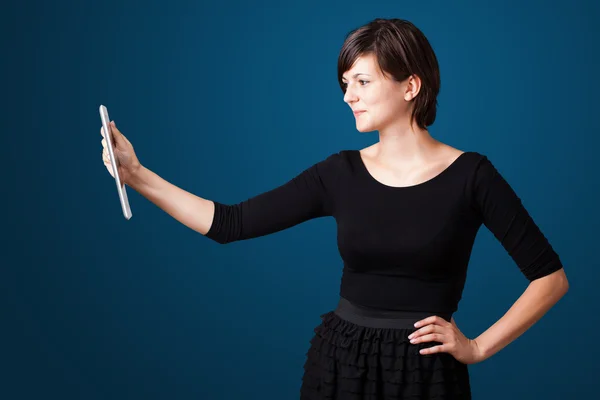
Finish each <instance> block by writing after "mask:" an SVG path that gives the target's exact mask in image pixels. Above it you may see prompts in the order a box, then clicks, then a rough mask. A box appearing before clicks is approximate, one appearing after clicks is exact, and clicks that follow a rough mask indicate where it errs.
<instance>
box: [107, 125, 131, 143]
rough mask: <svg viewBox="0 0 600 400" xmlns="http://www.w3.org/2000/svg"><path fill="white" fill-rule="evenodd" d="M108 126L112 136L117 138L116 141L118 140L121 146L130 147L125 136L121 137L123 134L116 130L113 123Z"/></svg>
mask: <svg viewBox="0 0 600 400" xmlns="http://www.w3.org/2000/svg"><path fill="white" fill-rule="evenodd" d="M110 126H111V131H112V132H113V135H114V136H116V137H117V139H116V140H119V141H120V143H122V144H128V145H130V146H131V143H130V142H129V140H127V138H126V137H125V135H123V133H122V132H121V131H120V130H119V129H118V128H117V124H115V121H111V123H110ZM132 147H133V146H132Z"/></svg>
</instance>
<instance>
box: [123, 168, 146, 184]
mask: <svg viewBox="0 0 600 400" xmlns="http://www.w3.org/2000/svg"><path fill="white" fill-rule="evenodd" d="M145 172H146V168H145V167H144V166H143V165H142V164H138V165H136V166H135V167H133V168H131V171H130V172H129V179H128V181H129V182H127V185H129V186H131V187H132V188H133V189H136V186H139V185H140V184H142V183H143V182H144V173H145Z"/></svg>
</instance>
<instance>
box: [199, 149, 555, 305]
mask: <svg viewBox="0 0 600 400" xmlns="http://www.w3.org/2000/svg"><path fill="white" fill-rule="evenodd" d="M214 204H215V215H214V219H213V223H212V225H211V227H210V230H209V231H208V232H207V233H206V237H208V238H210V239H212V240H215V241H216V242H218V243H230V242H233V241H237V240H245V239H250V238H254V237H258V236H264V235H267V234H270V233H274V232H278V231H281V230H283V229H286V228H289V227H292V226H294V225H297V224H299V223H301V222H304V221H307V220H309V219H311V218H319V217H325V216H333V217H334V218H335V220H336V222H337V243H338V249H339V252H340V255H341V257H342V259H343V261H344V268H343V273H342V282H341V290H340V295H341V296H342V297H344V298H346V299H348V300H349V301H350V302H352V303H354V304H357V305H363V306H367V307H375V308H381V309H392V310H407V311H426V312H439V313H448V312H450V313H452V312H454V311H456V310H457V308H458V302H459V301H460V299H461V297H462V291H463V288H464V284H465V280H466V272H467V264H468V262H469V258H470V255H471V250H472V247H473V243H474V241H475V236H476V234H477V231H478V230H479V228H480V226H481V225H482V224H485V226H486V227H487V228H488V229H489V230H490V231H491V232H492V233H493V234H494V236H495V237H496V238H497V239H498V240H499V241H500V243H501V244H502V246H504V248H505V249H506V251H507V252H508V254H509V255H510V256H511V257H512V259H513V260H514V261H515V263H516V264H517V266H518V267H519V268H520V269H521V271H522V272H523V274H524V275H525V277H526V278H527V279H529V280H530V281H532V280H534V279H538V278H541V277H543V276H545V275H548V274H550V273H552V272H554V271H556V270H559V269H561V268H562V264H561V261H560V259H559V257H558V255H557V254H556V252H555V251H554V250H553V248H552V246H551V245H550V243H549V242H548V240H547V239H546V237H545V236H544V235H543V234H542V232H541V231H540V229H539V228H538V226H537V225H536V224H535V223H534V221H533V220H532V219H531V217H530V215H529V213H528V212H527V211H526V209H525V208H524V207H523V205H522V203H521V200H520V198H519V197H518V196H517V195H516V194H515V192H514V191H513V189H512V188H511V186H510V185H509V184H508V183H507V182H506V181H505V180H504V178H503V177H502V176H501V175H500V173H499V172H498V171H497V170H496V168H495V167H494V166H493V165H492V163H491V162H490V160H489V159H488V158H487V157H486V156H485V155H482V154H479V153H477V152H473V151H469V152H465V153H462V154H460V156H459V157H458V158H457V159H456V160H455V161H454V162H453V163H452V164H451V165H450V166H449V167H447V168H446V169H445V170H444V171H442V172H441V173H440V174H438V175H436V176H435V177H433V178H432V179H430V180H428V181H425V182H423V183H419V184H417V185H413V186H404V187H394V186H387V185H385V184H383V183H381V182H379V181H377V180H376V179H375V178H374V177H373V176H372V175H371V174H370V173H369V171H368V170H367V168H366V166H365V164H364V163H363V161H362V159H361V156H360V153H359V151H358V150H343V151H340V152H339V153H335V154H332V155H330V156H329V157H327V158H326V159H325V160H322V161H320V162H318V163H316V164H314V165H312V166H311V167H310V168H308V169H306V170H304V171H303V172H302V173H300V174H299V175H297V176H296V177H295V178H293V179H292V180H290V181H289V182H287V183H285V184H283V185H281V186H279V187H277V188H275V189H272V190H270V191H268V192H265V193H262V194H259V195H257V196H255V197H252V198H250V199H248V200H245V201H243V202H241V203H239V204H235V205H225V204H222V203H219V202H216V201H215V202H214Z"/></svg>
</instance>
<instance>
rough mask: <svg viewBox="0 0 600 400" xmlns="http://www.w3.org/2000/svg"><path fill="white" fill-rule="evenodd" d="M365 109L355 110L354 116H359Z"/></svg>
mask: <svg viewBox="0 0 600 400" xmlns="http://www.w3.org/2000/svg"><path fill="white" fill-rule="evenodd" d="M364 112H365V111H364V110H359V111H354V116H356V117H358V116H359V115H360V114H362V113H364Z"/></svg>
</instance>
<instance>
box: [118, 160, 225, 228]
mask: <svg viewBox="0 0 600 400" xmlns="http://www.w3.org/2000/svg"><path fill="white" fill-rule="evenodd" d="M128 185H129V186H131V187H132V188H133V189H134V190H135V191H136V192H138V193H139V194H141V195H142V196H144V197H145V198H147V199H148V200H150V201H151V202H152V203H154V204H155V205H157V206H158V207H160V208H161V209H162V210H163V211H165V212H166V213H167V214H169V215H170V216H172V217H173V218H175V219H176V220H177V221H179V222H181V223H182V224H184V225H185V226H187V227H188V228H191V229H193V230H195V231H196V232H199V233H201V234H203V235H206V233H207V232H208V230H209V229H210V226H211V224H212V220H213V217H214V207H215V206H214V203H213V202H212V201H211V200H207V199H203V198H202V197H199V196H196V195H194V194H192V193H190V192H187V191H185V190H183V189H181V188H179V187H177V186H175V185H173V184H172V183H170V182H167V181H166V180H164V179H163V178H161V177H160V176H158V175H157V174H155V173H154V172H152V171H150V170H149V169H147V168H145V167H144V166H140V168H139V169H138V171H136V173H135V174H134V175H133V177H132V178H131V181H130V182H128Z"/></svg>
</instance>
